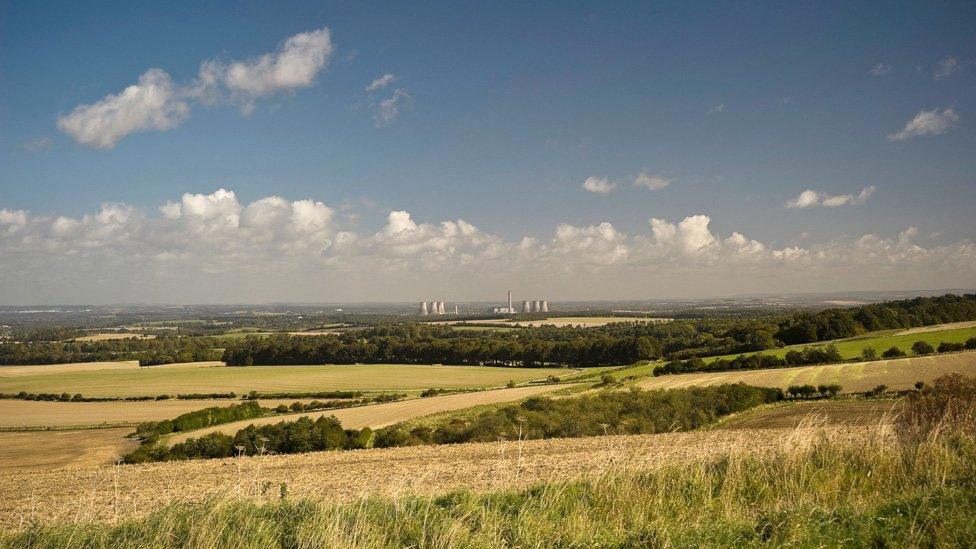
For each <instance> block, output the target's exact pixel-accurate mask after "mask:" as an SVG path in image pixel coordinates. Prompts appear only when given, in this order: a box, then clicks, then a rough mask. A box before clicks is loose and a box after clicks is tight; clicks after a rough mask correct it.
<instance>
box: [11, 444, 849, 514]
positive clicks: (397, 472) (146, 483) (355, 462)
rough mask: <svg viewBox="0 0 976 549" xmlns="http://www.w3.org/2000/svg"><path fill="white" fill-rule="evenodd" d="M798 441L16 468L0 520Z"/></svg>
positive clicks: (382, 489) (352, 494)
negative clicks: (281, 490)
mask: <svg viewBox="0 0 976 549" xmlns="http://www.w3.org/2000/svg"><path fill="white" fill-rule="evenodd" d="M827 432H829V433H830V436H831V437H832V438H833V439H834V440H835V441H840V440H844V439H850V438H857V439H858V440H862V439H863V437H864V436H865V434H866V433H865V431H864V428H863V427H861V428H859V429H858V430H857V431H856V434H855V431H852V430H850V429H849V428H836V429H830V430H829V431H827ZM808 436H810V435H801V436H800V437H799V438H800V439H803V438H806V437H808ZM797 438H798V437H797V434H796V432H795V430H794V429H761V430H756V429H736V430H713V431H698V432H689V433H668V434H659V435H633V436H619V437H618V436H613V437H595V438H579V439H547V440H529V441H525V442H524V443H522V444H516V443H514V442H512V441H505V442H489V443H469V444H456V445H442V446H419V447H404V448H387V449H371V450H361V451H345V452H314V453H309V454H297V455H279V456H260V457H242V458H229V459H220V460H202V461H183V462H167V463H154V464H147V465H127V466H124V467H121V468H118V469H115V468H112V467H100V468H90V467H89V468H80V469H74V470H63V471H50V470H43V471H23V472H18V471H13V472H11V473H8V474H4V475H2V476H0V526H2V525H8V526H16V525H17V524H18V523H19V521H20V519H21V518H22V517H23V516H24V514H28V515H31V516H33V517H34V518H37V519H38V520H43V521H51V520H58V519H61V520H66V519H75V518H78V519H80V520H91V519H96V520H97V519H106V518H108V519H111V518H112V517H113V516H115V514H116V512H118V513H119V514H120V516H122V517H133V516H136V517H138V516H144V515H145V514H146V513H148V512H150V511H152V510H155V509H158V508H160V507H161V506H163V505H165V504H166V503H169V502H170V501H173V500H175V499H180V500H185V499H199V498H202V497H206V496H215V495H218V496H233V497H242V498H248V499H252V500H258V501H262V500H263V501H271V500H275V499H278V498H279V497H280V496H279V488H278V487H279V486H280V485H282V484H285V485H286V486H287V489H288V497H289V498H311V499H316V500H329V501H335V500H339V501H349V500H352V499H355V498H358V497H363V496H367V495H384V496H399V495H403V494H405V493H423V494H439V493H446V492H449V491H452V490H459V489H472V490H476V491H485V490H491V489H503V490H513V489H516V488H522V487H527V486H530V485H533V484H536V483H539V482H544V481H548V480H560V481H566V480H572V479H576V478H588V477H593V476H598V475H601V474H604V473H605V472H607V471H609V470H614V471H622V470H642V469H654V468H658V467H660V466H661V465H664V464H676V463H682V462H684V461H686V460H697V461H700V460H703V459H708V458H710V457H718V456H721V455H726V454H728V453H748V454H751V455H761V454H767V453H770V452H773V451H775V450H776V449H779V448H783V447H787V446H789V445H794V444H795V441H796V440H797ZM187 479H194V480H193V482H186V480H187ZM269 486H270V487H271V489H268V487H269ZM32 494H33V495H34V497H33V498H32V497H30V496H31V495H32ZM33 513H36V515H33ZM79 513H80V516H79Z"/></svg>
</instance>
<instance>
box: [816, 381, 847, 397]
mask: <svg viewBox="0 0 976 549" xmlns="http://www.w3.org/2000/svg"><path fill="white" fill-rule="evenodd" d="M841 389H843V387H841V386H840V385H837V384H836V383H830V384H827V385H817V391H819V392H820V396H823V397H835V396H837V395H839V394H840V391H841Z"/></svg>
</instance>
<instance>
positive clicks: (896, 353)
mask: <svg viewBox="0 0 976 549" xmlns="http://www.w3.org/2000/svg"><path fill="white" fill-rule="evenodd" d="M881 356H882V357H884V358H898V357H902V356H905V351H902V350H901V349H899V348H898V347H891V348H890V349H888V350H887V351H885V352H883V353H881Z"/></svg>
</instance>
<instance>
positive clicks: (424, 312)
mask: <svg viewBox="0 0 976 549" xmlns="http://www.w3.org/2000/svg"><path fill="white" fill-rule="evenodd" d="M420 314H422V315H424V316H426V315H428V314H430V313H429V312H428V311H427V302H426V301H421V302H420Z"/></svg>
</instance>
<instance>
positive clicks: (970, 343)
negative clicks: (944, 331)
mask: <svg viewBox="0 0 976 549" xmlns="http://www.w3.org/2000/svg"><path fill="white" fill-rule="evenodd" d="M966 348H967V349H976V337H971V338H969V339H967V340H966Z"/></svg>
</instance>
